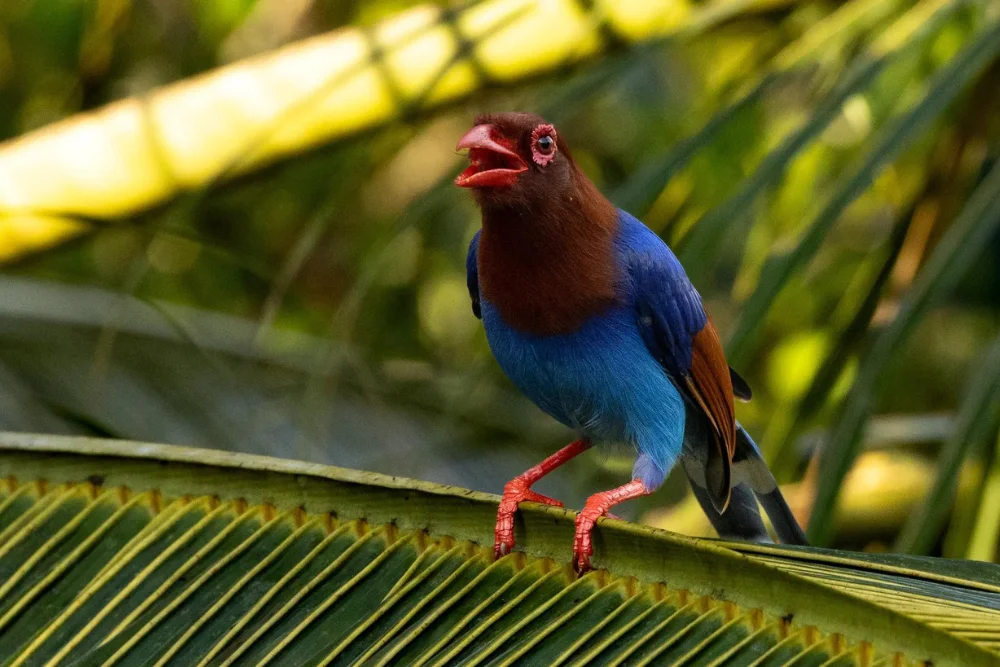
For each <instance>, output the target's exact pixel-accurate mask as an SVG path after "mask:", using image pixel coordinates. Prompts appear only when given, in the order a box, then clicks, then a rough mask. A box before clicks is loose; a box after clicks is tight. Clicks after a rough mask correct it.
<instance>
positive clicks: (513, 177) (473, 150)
mask: <svg viewBox="0 0 1000 667" xmlns="http://www.w3.org/2000/svg"><path fill="white" fill-rule="evenodd" d="M463 148H468V149H469V166H468V168H466V170H465V171H463V172H462V173H461V174H459V175H458V178H456V179H455V185H457V186H459V187H460V188H502V187H509V186H511V185H513V184H514V182H515V181H517V177H518V174H520V173H521V172H523V171H527V170H528V165H526V164H525V163H524V160H522V159H521V156H520V155H518V154H517V153H515V152H514V151H513V150H512V149H511V147H509V146H505V145H504V140H503V139H502V138H501V136H500V133H499V132H498V131H497V128H496V127H494V126H493V125H477V126H476V127H474V128H472V129H471V130H469V131H468V132H466V134H465V136H464V137H462V138H461V139H459V140H458V145H457V146H456V147H455V149H456V150H462V149H463Z"/></svg>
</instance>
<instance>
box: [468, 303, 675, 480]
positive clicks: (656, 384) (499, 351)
mask: <svg viewBox="0 0 1000 667" xmlns="http://www.w3.org/2000/svg"><path fill="white" fill-rule="evenodd" d="M482 316H483V324H484V325H485V327H486V337H487V339H488V340H489V343H490V348H491V349H492V350H493V354H494V356H495V357H496V359H497V362H499V364H500V366H501V368H503V370H504V372H505V373H506V374H507V376H508V377H510V379H511V380H512V381H513V382H514V384H516V385H517V387H518V388H519V389H520V390H521V391H522V392H524V394H525V395H526V396H528V398H530V399H531V400H532V401H534V403H535V404H536V405H538V406H539V407H540V408H541V409H542V410H544V411H545V412H547V413H549V414H550V415H552V416H553V417H555V418H556V419H557V420H559V421H560V422H562V423H563V424H565V425H566V426H569V427H570V428H572V429H574V430H576V431H578V432H579V433H580V434H581V435H583V436H584V437H587V438H589V439H591V440H593V441H595V442H623V443H626V444H629V445H631V446H633V447H635V449H636V450H637V452H638V454H639V455H640V459H642V460H641V461H639V462H637V470H638V468H639V467H640V466H642V465H649V464H652V465H654V466H655V467H656V468H657V469H658V470H657V471H650V472H649V473H648V474H650V475H654V472H655V473H658V474H659V475H661V476H662V475H663V474H665V473H666V472H668V471H669V470H670V469H671V468H672V467H673V465H674V463H675V462H676V460H677V457H678V456H679V455H680V453H681V448H682V445H683V440H684V413H685V411H684V400H683V399H682V398H681V396H680V393H679V392H678V391H677V389H676V387H674V385H673V383H672V382H671V380H670V378H669V377H668V376H667V374H666V372H665V371H664V370H663V367H662V366H660V364H659V363H658V362H657V361H656V359H654V358H653V357H652V355H650V353H649V350H648V349H647V348H646V345H645V343H644V342H643V340H642V337H641V336H640V333H639V329H638V327H637V325H636V323H635V313H634V311H633V310H632V309H629V308H618V309H614V310H610V311H608V312H606V313H604V314H602V315H600V316H597V317H594V318H591V319H590V320H588V321H587V322H586V323H585V324H584V325H583V327H582V328H581V329H579V330H578V331H576V332H574V333H572V334H567V335H559V336H544V337H542V336H533V335H530V334H525V333H522V332H519V331H515V330H513V329H511V328H510V327H509V326H507V325H506V323H504V322H503V320H502V319H501V317H500V315H499V313H498V312H497V311H496V309H495V308H494V307H493V306H492V305H491V304H490V303H489V302H487V301H483V303H482ZM654 476H655V475H654ZM650 481H652V480H650Z"/></svg>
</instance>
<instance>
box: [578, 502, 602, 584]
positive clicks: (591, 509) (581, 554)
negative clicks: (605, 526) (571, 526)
mask: <svg viewBox="0 0 1000 667" xmlns="http://www.w3.org/2000/svg"><path fill="white" fill-rule="evenodd" d="M607 513H608V508H607V500H606V499H605V498H604V494H600V493H598V494H595V495H593V496H591V497H590V498H588V499H587V504H586V505H585V506H584V508H583V510H582V511H581V512H580V513H579V514H577V516H576V535H575V536H574V538H573V570H574V571H575V572H576V573H577V574H580V575H582V574H586V573H587V572H589V571H590V569H591V566H590V557H591V556H593V555H594V543H593V535H592V533H593V532H594V525H595V524H596V523H597V520H598V519H600V518H601V517H602V516H605V515H606V514H607Z"/></svg>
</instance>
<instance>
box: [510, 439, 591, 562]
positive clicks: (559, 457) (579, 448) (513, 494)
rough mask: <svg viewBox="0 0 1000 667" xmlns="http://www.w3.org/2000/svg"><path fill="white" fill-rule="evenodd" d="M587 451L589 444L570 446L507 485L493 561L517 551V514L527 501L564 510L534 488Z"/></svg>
mask: <svg viewBox="0 0 1000 667" xmlns="http://www.w3.org/2000/svg"><path fill="white" fill-rule="evenodd" d="M588 449H590V443H589V442H587V441H586V440H577V441H575V442H571V443H570V444H568V445H566V446H565V447H563V448H562V449H560V450H559V451H558V452H556V453H555V454H553V455H552V456H550V457H549V458H547V459H545V460H544V461H542V462H541V463H539V464H538V465H536V466H535V467H533V468H531V469H529V470H526V471H524V472H523V473H521V474H520V475H518V476H517V477H515V478H514V479H512V480H510V481H509V482H507V485H506V486H504V488H503V500H501V501H500V508H499V509H498V510H497V525H496V530H495V531H494V533H493V540H494V541H493V555H494V557H496V558H499V557H500V556H506V555H507V554H509V553H510V551H511V549H513V548H514V514H515V513H516V512H517V506H518V505H519V504H520V503H523V502H525V501H528V502H533V503H542V504H544V505H554V506H555V507H562V503H561V502H559V501H558V500H553V499H552V498H548V497H546V496H543V495H541V494H540V493H535V492H534V491H532V490H531V485H532V484H534V483H535V482H537V481H538V480H540V479H541V478H542V477H545V476H546V475H548V474H549V473H550V472H552V471H553V470H555V469H556V468H558V467H559V466H561V465H562V464H564V463H566V462H567V461H569V460H570V459H572V458H573V457H574V456H576V455H577V454H580V453H581V452H585V451H587V450H588Z"/></svg>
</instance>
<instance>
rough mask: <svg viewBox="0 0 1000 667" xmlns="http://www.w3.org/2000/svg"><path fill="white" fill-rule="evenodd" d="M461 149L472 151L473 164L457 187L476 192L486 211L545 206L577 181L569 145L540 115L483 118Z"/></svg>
mask: <svg viewBox="0 0 1000 667" xmlns="http://www.w3.org/2000/svg"><path fill="white" fill-rule="evenodd" d="M456 148H457V149H458V150H462V149H468V151H469V166H468V167H467V168H466V169H465V171H463V172H462V173H461V174H459V176H458V178H456V179H455V184H456V185H458V186H459V187H462V188H470V189H472V190H473V192H474V194H475V195H476V199H477V200H478V201H479V204H480V205H481V206H483V207H491V206H500V207H503V206H516V205H520V206H524V205H528V206H530V205H532V204H536V205H537V204H544V203H545V201H546V200H547V199H549V198H551V197H553V196H555V194H554V193H561V192H566V191H567V189H568V186H570V185H571V184H572V181H573V178H574V172H575V167H574V165H573V159H572V157H570V154H569V150H568V149H567V147H566V144H565V142H564V141H563V140H562V138H561V137H560V136H559V134H558V133H557V132H556V128H555V127H553V126H552V125H551V124H550V123H547V122H546V121H545V119H543V118H541V117H539V116H535V115H534V114H528V113H497V114H487V115H483V116H479V117H477V118H476V120H475V122H474V127H473V128H472V129H471V130H469V131H468V132H466V133H465V136H463V137H462V138H461V139H460V140H459V141H458V146H457V147H456Z"/></svg>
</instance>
